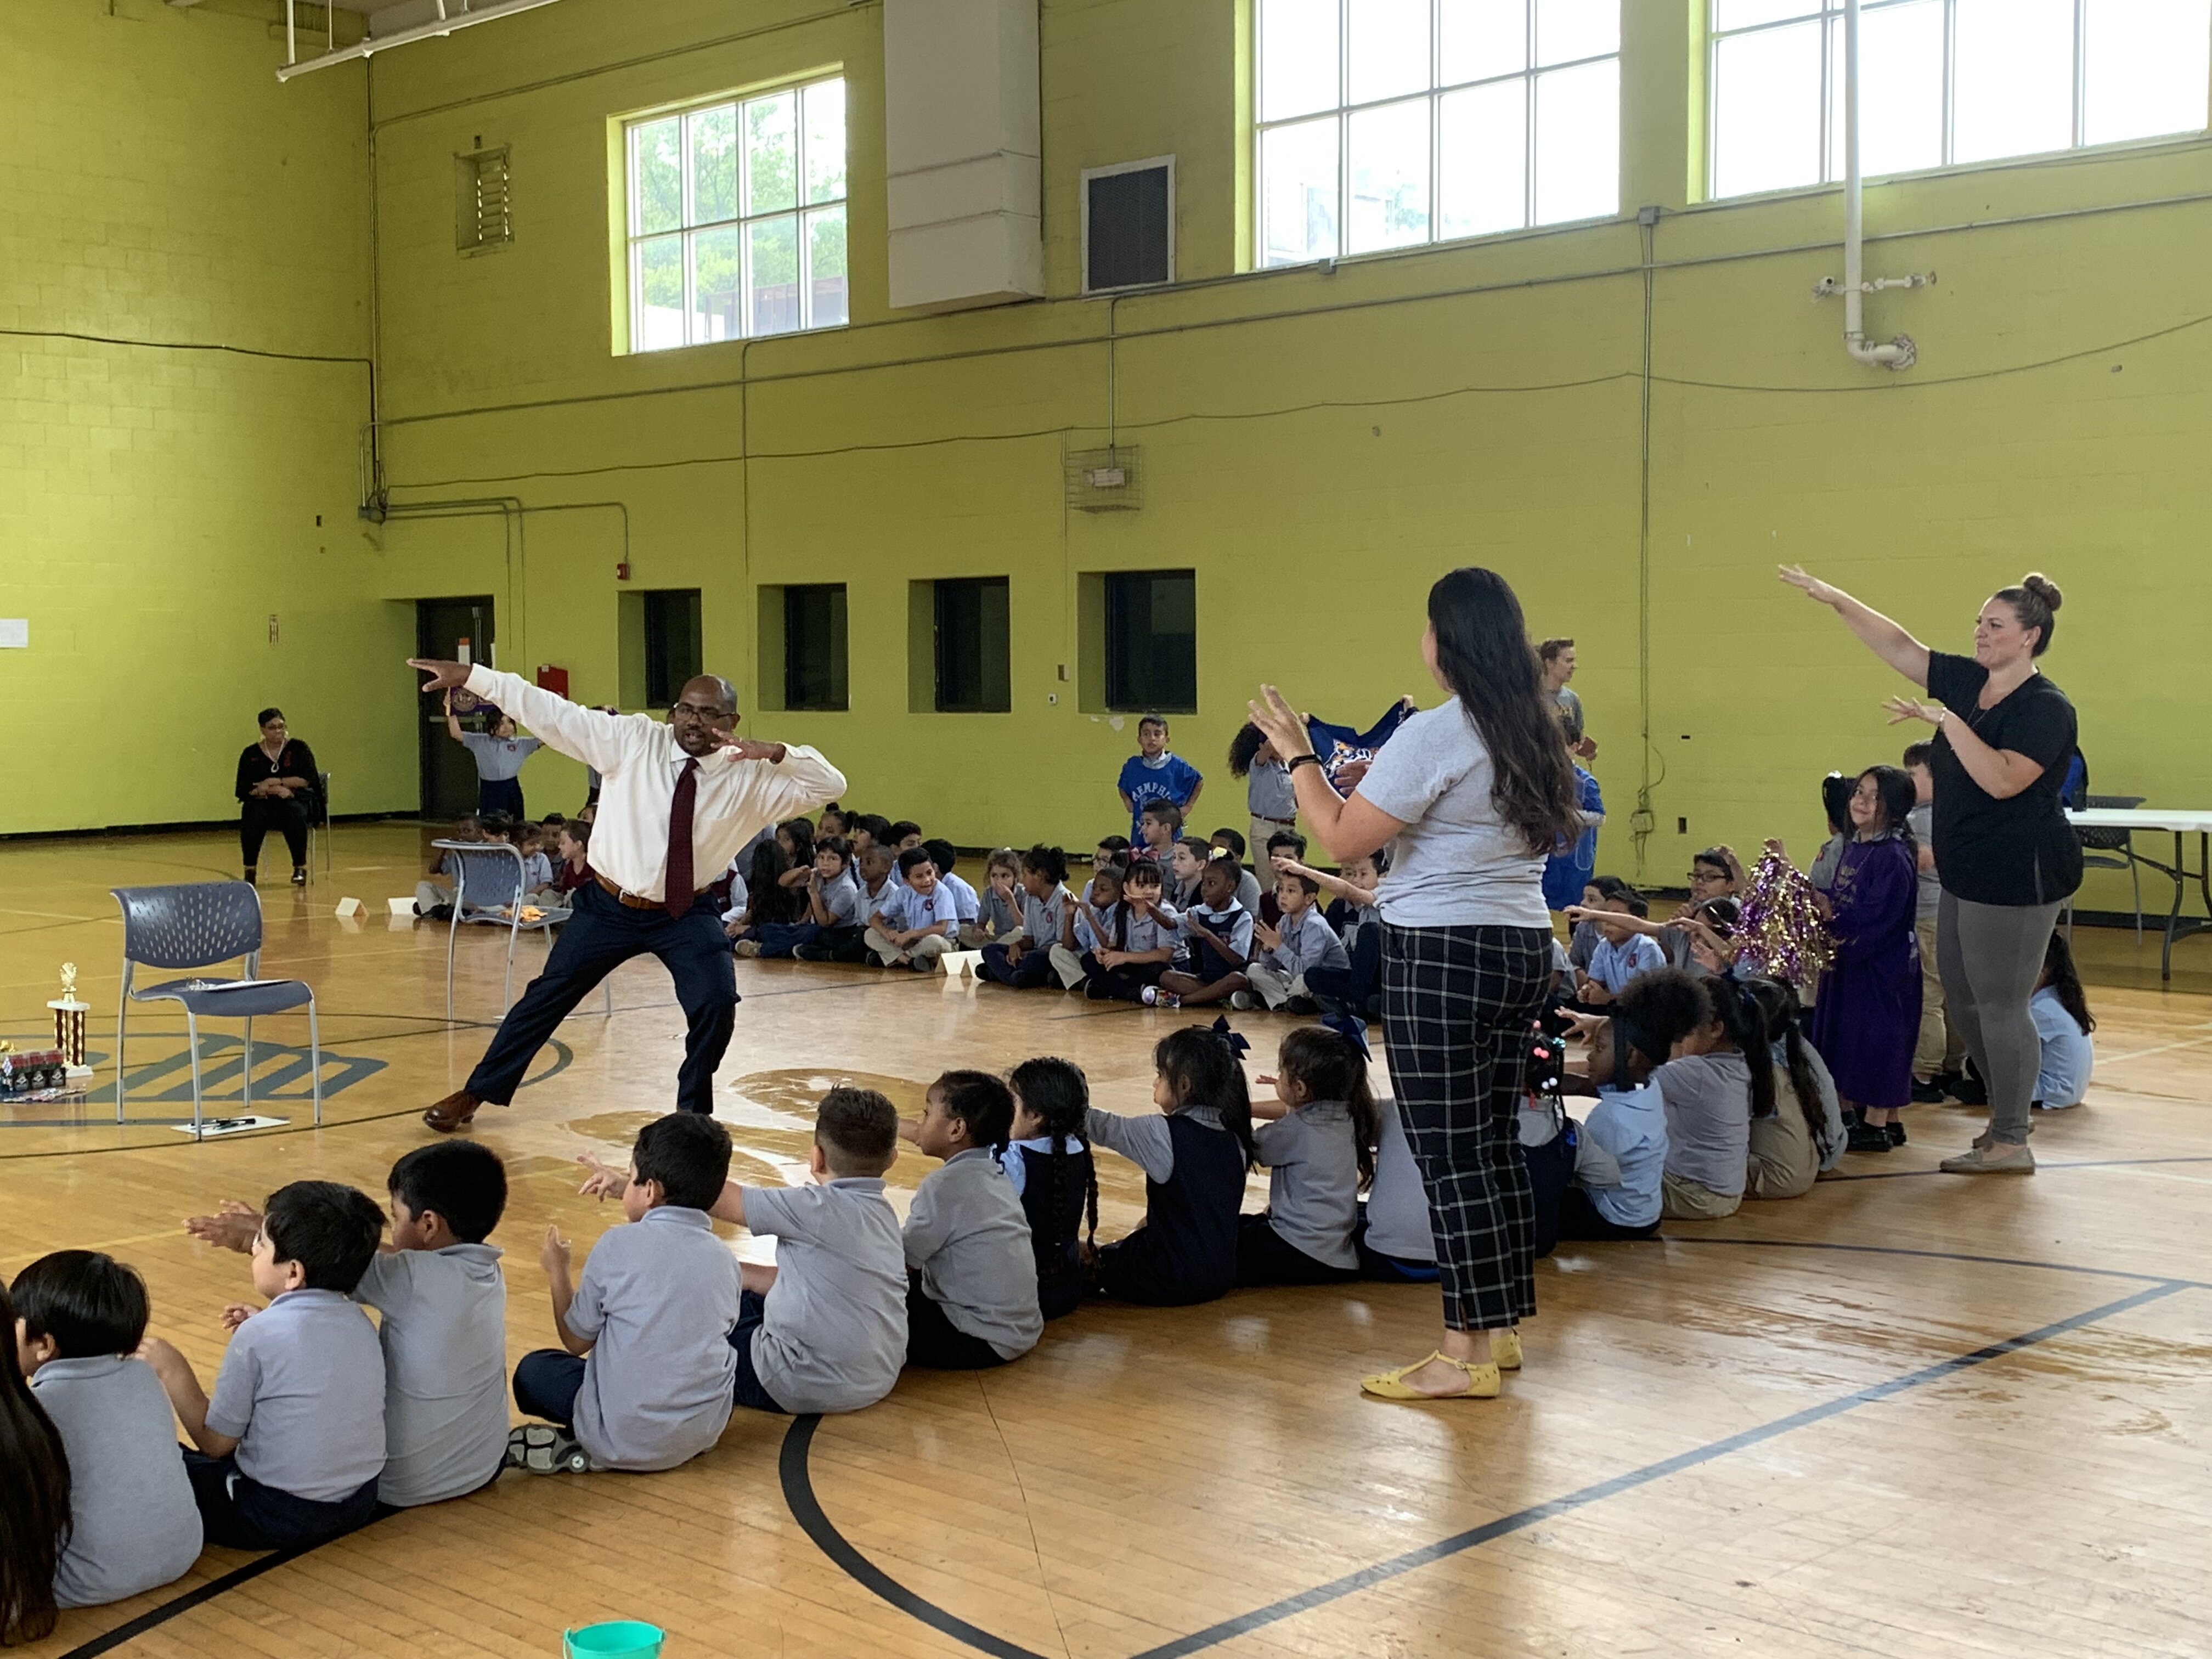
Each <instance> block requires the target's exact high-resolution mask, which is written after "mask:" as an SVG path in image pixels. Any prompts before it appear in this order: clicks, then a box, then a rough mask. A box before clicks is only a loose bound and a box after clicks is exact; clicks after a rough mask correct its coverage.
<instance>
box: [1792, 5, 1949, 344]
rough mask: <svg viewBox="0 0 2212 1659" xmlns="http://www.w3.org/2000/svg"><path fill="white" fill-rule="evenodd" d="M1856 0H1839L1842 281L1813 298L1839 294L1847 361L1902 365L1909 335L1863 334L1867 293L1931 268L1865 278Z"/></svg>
mask: <svg viewBox="0 0 2212 1659" xmlns="http://www.w3.org/2000/svg"><path fill="white" fill-rule="evenodd" d="M1859 91H1860V88H1859V0H1844V280H1843V281H1842V283H1838V282H1837V281H1836V279H1835V278H1834V277H1832V276H1826V277H1823V278H1822V279H1821V280H1820V283H1818V284H1817V285H1816V286H1815V287H1814V289H1813V295H1814V298H1815V299H1826V298H1827V297H1828V296H1830V295H1834V294H1837V293H1841V294H1842V295H1843V296H1844V350H1845V351H1847V352H1849V353H1850V355H1851V361H1852V362H1858V363H1864V364H1866V365H1867V366H1868V367H1869V368H1887V369H1906V368H1911V367H1912V365H1913V363H1914V362H1916V361H1917V359H1918V357H1919V356H1920V349H1919V348H1918V347H1917V346H1916V345H1914V344H1913V343H1912V337H1911V335H1910V334H1900V335H1899V336H1898V337H1896V338H1895V339H1893V340H1891V341H1889V342H1888V343H1887V344H1876V343H1873V342H1872V341H1869V339H1868V338H1867V335H1866V296H1867V295H1869V294H1871V293H1874V292H1875V290H1877V289H1885V288H1925V287H1927V286H1928V285H1929V284H1930V283H1933V282H1934V281H1935V280H1936V273H1935V272H1934V271H1932V270H1931V271H1929V272H1927V273H1926V274H1924V275H1923V273H1921V272H1919V271H1917V270H1916V271H1914V272H1913V273H1912V274H1911V276H1878V277H1876V278H1875V280H1874V281H1873V282H1871V283H1869V281H1867V279H1866V215H1865V206H1864V198H1865V194H1866V180H1865V179H1864V177H1863V174H1862V173H1861V172H1860V170H1859Z"/></svg>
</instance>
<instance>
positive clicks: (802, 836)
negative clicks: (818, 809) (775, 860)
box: [775, 818, 814, 870]
mask: <svg viewBox="0 0 2212 1659" xmlns="http://www.w3.org/2000/svg"><path fill="white" fill-rule="evenodd" d="M775 827H776V828H777V829H781V831H782V832H783V833H784V834H785V835H787V836H790V837H791V864H790V866H789V867H790V868H792V869H793V870H803V869H805V867H806V866H808V865H810V864H811V863H813V862H814V820H813V819H811V818H786V819H785V820H784V821H783V822H782V823H779V824H777V825H776V826H775Z"/></svg>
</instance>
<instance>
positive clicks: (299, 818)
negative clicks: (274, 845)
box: [238, 708, 322, 887]
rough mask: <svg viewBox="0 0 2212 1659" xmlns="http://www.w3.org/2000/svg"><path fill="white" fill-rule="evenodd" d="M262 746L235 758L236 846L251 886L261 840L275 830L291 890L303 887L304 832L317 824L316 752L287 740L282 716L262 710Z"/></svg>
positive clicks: (277, 711) (249, 748)
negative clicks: (286, 852)
mask: <svg viewBox="0 0 2212 1659" xmlns="http://www.w3.org/2000/svg"><path fill="white" fill-rule="evenodd" d="M259 725H260V726H261V741H260V742H258V743H249V744H246V750H245V752H244V753H243V754H241V755H240V756H239V757H238V799H239V803H240V805H239V814H238V844H239V850H240V854H241V856H242V858H243V860H244V862H245V865H246V880H248V881H252V879H253V876H254V870H255V866H258V864H259V863H260V862H261V842H262V838H263V837H264V836H266V835H268V833H269V832H270V830H271V829H274V830H276V832H277V833H278V834H280V835H282V836H283V837H284V845H285V846H286V847H288V848H290V849H291V853H292V885H293V886H295V887H304V886H306V885H307V826H308V825H309V824H311V823H315V822H316V821H317V818H318V816H319V815H318V811H317V801H316V796H315V791H316V787H317V786H318V783H319V780H320V779H321V777H322V774H321V773H320V772H319V771H318V770H317V769H316V767H315V751H314V750H312V749H310V748H308V747H307V744H304V743H301V741H300V740H299V739H298V738H295V737H292V736H290V735H289V733H288V732H286V730H285V727H284V711H283V709H281V708H264V709H263V710H262V711H261V714H260V719H259Z"/></svg>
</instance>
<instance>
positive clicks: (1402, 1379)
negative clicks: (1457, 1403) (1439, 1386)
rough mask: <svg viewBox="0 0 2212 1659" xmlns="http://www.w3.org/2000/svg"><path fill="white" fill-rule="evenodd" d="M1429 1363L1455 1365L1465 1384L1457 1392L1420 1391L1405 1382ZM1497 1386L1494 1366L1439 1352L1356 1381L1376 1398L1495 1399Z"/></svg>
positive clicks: (1364, 1392) (1366, 1392) (1362, 1389)
mask: <svg viewBox="0 0 2212 1659" xmlns="http://www.w3.org/2000/svg"><path fill="white" fill-rule="evenodd" d="M1432 1362H1441V1363H1443V1364H1446V1365H1455V1366H1457V1367H1458V1368H1459V1370H1461V1372H1462V1374H1464V1375H1465V1376H1466V1377H1467V1387H1466V1388H1465V1389H1462V1390H1461V1391H1460V1392H1459V1393H1457V1394H1423V1393H1422V1392H1421V1391H1420V1390H1419V1389H1416V1388H1413V1387H1411V1386H1410V1385H1409V1384H1408V1383H1407V1381H1406V1379H1407V1377H1408V1376H1411V1375H1413V1372H1415V1371H1417V1370H1420V1369H1421V1367H1422V1366H1424V1365H1426V1364H1431V1363H1432ZM1498 1387H1499V1384H1498V1367H1497V1366H1496V1365H1494V1364H1490V1365H1477V1364H1470V1363H1468V1361H1467V1360H1464V1359H1448V1358H1445V1357H1444V1356H1443V1354H1441V1353H1432V1354H1431V1355H1429V1356H1428V1357H1427V1358H1425V1359H1416V1360H1415V1361H1414V1362H1413V1364H1410V1365H1401V1366H1399V1367H1398V1369H1397V1370H1394V1371H1380V1372H1377V1373H1376V1375H1375V1376H1369V1377H1363V1378H1362V1379H1360V1383H1359V1388H1360V1392H1361V1393H1363V1394H1371V1395H1374V1396H1375V1397H1376V1399H1377V1400H1495V1399H1497V1398H1498Z"/></svg>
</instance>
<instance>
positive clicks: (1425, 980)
mask: <svg viewBox="0 0 2212 1659" xmlns="http://www.w3.org/2000/svg"><path fill="white" fill-rule="evenodd" d="M1428 613H1429V614H1428V627H1427V629H1425V631H1424V632H1423V634H1422V635H1421V655H1422V657H1423V659H1425V661H1426V662H1427V664H1428V665H1429V671H1430V673H1431V675H1433V676H1434V677H1435V678H1436V682H1437V684H1438V685H1440V686H1442V687H1443V689H1444V690H1446V691H1448V692H1450V693H1451V694H1452V696H1451V698H1450V700H1449V702H1445V703H1443V704H1442V705H1441V706H1440V707H1437V708H1431V709H1428V710H1426V711H1425V712H1424V713H1421V714H1415V715H1414V716H1413V717H1412V718H1411V719H1410V720H1407V721H1406V723H1405V724H1404V725H1402V726H1400V727H1399V728H1398V730H1397V732H1396V734H1395V735H1394V736H1393V737H1392V738H1390V740H1389V743H1387V744H1384V745H1383V749H1382V750H1381V751H1380V752H1379V753H1378V754H1376V757H1375V762H1374V764H1373V766H1372V767H1371V768H1370V769H1369V770H1368V772H1367V774H1366V775H1365V776H1364V778H1362V779H1361V780H1360V782H1359V784H1358V787H1357V788H1356V789H1355V790H1354V791H1353V793H1352V796H1351V798H1350V799H1346V798H1345V797H1343V796H1341V795H1340V794H1338V793H1336V791H1335V789H1334V788H1333V787H1331V786H1330V784H1329V782H1328V778H1327V777H1326V776H1325V775H1323V773H1322V769H1321V763H1320V762H1319V760H1318V759H1317V758H1316V757H1315V755H1314V752H1313V744H1312V743H1311V742H1310V739H1309V738H1308V737H1307V734H1306V731H1305V726H1304V722H1303V721H1301V720H1299V719H1298V717H1297V713H1296V711H1295V710H1294V709H1293V708H1291V705H1290V703H1289V702H1286V701H1285V699H1284V697H1283V696H1282V694H1281V693H1280V692H1279V691H1278V690H1275V688H1274V687H1273V686H1272V685H1271V686H1264V687H1262V688H1261V698H1262V701H1261V702H1255V703H1254V704H1252V705H1251V714H1252V719H1253V720H1254V722H1255V724H1256V725H1258V726H1259V727H1260V728H1261V731H1263V732H1266V733H1267V738H1268V741H1269V742H1270V743H1271V744H1273V746H1274V749H1275V752H1276V753H1278V754H1279V755H1280V756H1282V757H1283V758H1284V760H1285V763H1287V764H1288V765H1289V767H1290V769H1291V779H1292V781H1293V782H1294V783H1295V785H1296V786H1297V798H1298V811H1299V813H1300V814H1301V816H1303V817H1304V819H1305V821H1306V823H1307V824H1308V826H1309V827H1310V829H1312V830H1313V832H1314V834H1315V836H1316V838H1317V839H1319V841H1320V842H1321V843H1322V845H1323V846H1324V847H1326V848H1328V850H1329V852H1330V853H1331V854H1333V855H1334V856H1335V857H1336V858H1338V859H1346V858H1357V857H1360V856H1363V855H1364V854H1370V853H1372V852H1374V851H1376V849H1377V848H1380V847H1382V846H1383V844H1384V843H1385V842H1389V843H1391V844H1392V852H1391V857H1390V871H1389V875H1387V876H1386V877H1384V878H1383V884H1382V886H1381V888H1380V889H1379V890H1378V892H1377V895H1376V902H1377V905H1378V908H1380V909H1381V911H1382V913H1383V1030H1384V1034H1385V1036H1386V1038H1387V1040H1388V1043H1389V1065H1390V1081H1391V1086H1392V1091H1393V1093H1394V1094H1395V1097H1396V1100H1397V1103H1398V1112H1399V1115H1400V1117H1401V1120H1402V1121H1403V1122H1404V1124H1405V1128H1406V1136H1407V1141H1408V1143H1409V1144H1410V1145H1411V1146H1412V1148H1413V1158H1414V1161H1415V1162H1416V1163H1417V1164H1419V1166H1420V1169H1421V1176H1422V1181H1423V1183H1424V1184H1425V1187H1426V1188H1427V1190H1428V1197H1429V1212H1430V1216H1431V1225H1432V1231H1433V1233H1434V1236H1435V1240H1436V1248H1437V1267H1438V1269H1439V1273H1440V1282H1441V1285H1442V1288H1443V1327H1444V1328H1443V1340H1441V1341H1440V1342H1439V1343H1438V1345H1437V1351H1436V1352H1434V1353H1433V1354H1431V1355H1430V1356H1429V1357H1428V1358H1425V1359H1420V1360H1416V1361H1415V1362H1414V1363H1413V1364H1410V1365H1404V1366H1400V1367H1397V1368H1396V1369H1395V1370H1388V1371H1384V1372H1382V1373H1379V1374H1378V1375H1376V1376H1370V1377H1368V1378H1366V1379H1365V1380H1364V1382H1363V1383H1362V1384H1361V1386H1362V1387H1363V1388H1364V1389H1366V1390H1367V1391H1368V1392H1369V1393H1370V1394H1374V1395H1380V1396H1381V1397H1383V1398H1385V1399H1400V1400H1403V1399H1462V1398H1482V1397H1487V1396H1489V1395H1495V1394H1496V1393H1497V1392H1498V1370H1499V1368H1500V1367H1501V1366H1502V1367H1504V1369H1507V1370H1512V1369H1515V1368H1517V1367H1518V1366H1519V1364H1520V1363H1521V1342H1520V1338H1519V1336H1518V1335H1517V1334H1516V1332H1515V1330H1514V1326H1515V1323H1516V1322H1517V1321H1519V1320H1521V1319H1522V1318H1524V1317H1526V1316H1528V1315H1530V1314H1533V1313H1534V1312H1535V1310H1536V1291H1535V1277H1534V1200H1533V1197H1532V1196H1531V1194H1530V1192H1529V1187H1528V1166H1527V1165H1526V1164H1524V1163H1522V1158H1521V1152H1520V1146H1519V1144H1518V1133H1517V1126H1516V1120H1515V1114H1516V1109H1518V1107H1519V1104H1520V1098H1521V1094H1522V1079H1523V1073H1524V1069H1525V1059H1526V1050H1527V1042H1528V1030H1529V1026H1530V1022H1531V1021H1532V1020H1533V1019H1534V1017H1535V1014H1536V1012H1537V1010H1538V1008H1539V1007H1541V1005H1542V1002H1543V998H1544V993H1545V990H1546V987H1547V986H1548V984H1549V982H1550V979H1551V970H1552V933H1551V926H1550V923H1551V915H1550V912H1549V911H1547V909H1546V908H1545V906H1544V892H1543V870H1544V859H1545V855H1546V854H1548V853H1549V852H1550V851H1551V849H1552V848H1553V847H1554V846H1555V845H1557V844H1558V842H1559V839H1560V838H1561V837H1562V836H1569V837H1571V836H1574V835H1577V834H1579V833H1580V831H1581V828H1582V820H1581V817H1580V813H1579V806H1578V804H1577V793H1576V787H1575V777H1574V771H1573V769H1572V768H1571V766H1570V765H1569V764H1568V763H1567V757H1566V750H1565V747H1564V746H1563V745H1562V744H1560V742H1559V726H1558V723H1557V720H1556V717H1555V716H1554V715H1553V713H1552V708H1551V704H1550V702H1549V701H1548V700H1547V698H1546V697H1545V696H1544V695H1543V692H1542V690H1541V685H1540V683H1539V674H1538V670H1537V665H1536V653H1535V649H1534V647H1533V646H1531V645H1530V644H1529V642H1528V630H1527V628H1526V625H1525V624H1524V623H1523V622H1522V616H1521V604H1520V601H1519V600H1518V599H1516V598H1515V597H1514V594H1513V590H1512V588H1511V587H1510V586H1507V584H1506V582H1505V580H1504V578H1503V577H1502V576H1499V575H1498V574H1497V573H1495V572H1494V571H1490V570H1484V569H1481V568H1476V567H1474V566H1468V567H1464V568H1461V569H1458V570H1455V571H1452V572H1451V573H1450V574H1448V575H1446V576H1444V577H1443V579H1442V580H1439V581H1438V582H1437V584H1436V586H1434V587H1432V588H1431V589H1430V590H1429V605H1428Z"/></svg>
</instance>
